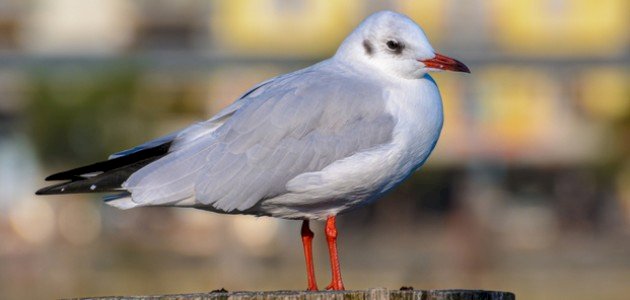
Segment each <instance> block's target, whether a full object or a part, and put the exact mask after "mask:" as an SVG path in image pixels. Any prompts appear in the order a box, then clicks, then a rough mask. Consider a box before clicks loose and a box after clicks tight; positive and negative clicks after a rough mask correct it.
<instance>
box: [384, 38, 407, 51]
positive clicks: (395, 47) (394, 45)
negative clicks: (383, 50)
mask: <svg viewBox="0 0 630 300" xmlns="http://www.w3.org/2000/svg"><path fill="white" fill-rule="evenodd" d="M386 45H387V48H389V50H392V51H394V52H396V53H400V52H402V49H403V48H404V46H403V44H401V43H399V42H397V41H394V40H389V41H387V43H386Z"/></svg>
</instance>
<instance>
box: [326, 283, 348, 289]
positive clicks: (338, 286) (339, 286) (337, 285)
mask: <svg viewBox="0 0 630 300" xmlns="http://www.w3.org/2000/svg"><path fill="white" fill-rule="evenodd" d="M326 290H329V291H330V290H333V291H343V290H344V287H343V283H340V282H334V281H333V282H331V283H330V284H329V285H328V286H326Z"/></svg>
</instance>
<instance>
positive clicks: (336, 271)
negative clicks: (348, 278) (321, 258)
mask: <svg viewBox="0 0 630 300" xmlns="http://www.w3.org/2000/svg"><path fill="white" fill-rule="evenodd" d="M326 241H327V242H328V253H329V255H330V269H331V270H332V281H331V283H330V284H329V285H328V286H327V287H326V289H327V290H335V291H342V290H343V289H344V288H343V281H342V280H341V269H340V268H339V256H338V255H337V226H336V225H335V217H334V216H332V217H328V219H326Z"/></svg>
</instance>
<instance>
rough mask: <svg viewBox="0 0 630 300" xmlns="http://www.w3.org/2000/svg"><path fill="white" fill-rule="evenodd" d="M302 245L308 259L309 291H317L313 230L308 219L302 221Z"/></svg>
mask: <svg viewBox="0 0 630 300" xmlns="http://www.w3.org/2000/svg"><path fill="white" fill-rule="evenodd" d="M301 234H302V246H304V258H305V259H306V276H307V278H308V288H307V290H309V291H317V282H316V281H315V268H314V267H313V246H312V245H313V236H314V234H313V232H312V231H311V229H310V228H309V227H308V220H304V222H302V231H301Z"/></svg>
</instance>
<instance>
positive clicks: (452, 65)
mask: <svg viewBox="0 0 630 300" xmlns="http://www.w3.org/2000/svg"><path fill="white" fill-rule="evenodd" d="M335 58H336V59H339V60H343V61H353V62H355V63H360V64H365V65H368V66H372V67H374V68H377V69H380V70H383V71H385V72H386V73H388V74H391V75H394V76H398V77H402V78H408V79H413V78H420V77H422V76H423V75H424V74H426V73H428V72H434V71H455V72H466V73H470V70H469V69H468V67H467V66H466V65H464V64H463V63H462V62H460V61H458V60H456V59H454V58H450V57H448V56H445V55H442V54H440V53H437V52H436V51H435V50H433V47H431V44H430V43H429V40H428V39H427V36H426V35H425V34H424V31H423V30H422V28H420V26H419V25H418V24H416V23H415V22H414V21H412V20H411V19H409V18H408V17H407V16H405V15H402V14H399V13H395V12H391V11H381V12H378V13H375V14H373V15H371V16H369V17H368V18H366V19H365V20H364V21H363V22H362V23H361V24H360V25H359V26H358V27H357V28H356V29H355V30H354V31H353V32H352V33H351V34H350V35H349V36H348V37H347V38H346V39H345V40H344V42H343V43H342V44H341V46H340V47H339V50H337V53H336V54H335Z"/></svg>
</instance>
